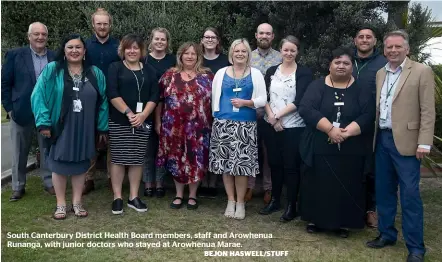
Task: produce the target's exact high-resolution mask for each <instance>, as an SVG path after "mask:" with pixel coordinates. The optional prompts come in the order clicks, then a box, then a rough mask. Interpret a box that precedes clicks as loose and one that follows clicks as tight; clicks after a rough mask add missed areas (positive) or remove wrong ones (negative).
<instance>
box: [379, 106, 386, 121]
mask: <svg viewBox="0 0 442 262" xmlns="http://www.w3.org/2000/svg"><path fill="white" fill-rule="evenodd" d="M387 111H388V110H387V108H384V109H383V110H382V109H381V115H380V117H379V118H380V119H381V120H387Z"/></svg>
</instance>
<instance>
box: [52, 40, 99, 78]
mask: <svg viewBox="0 0 442 262" xmlns="http://www.w3.org/2000/svg"><path fill="white" fill-rule="evenodd" d="M73 39H79V40H80V41H81V42H82V43H83V46H84V49H86V43H85V42H84V39H83V38H82V37H81V35H79V34H72V35H68V36H67V37H65V38H64V39H63V40H62V41H61V43H60V47H59V48H58V50H57V54H56V55H55V59H54V61H55V64H56V66H55V72H56V73H58V72H60V70H61V69H62V68H63V69H67V61H66V58H65V55H64V47H65V46H66V43H67V42H69V41H71V40H73ZM82 63H83V72H86V71H87V70H89V68H90V67H91V66H92V64H91V62H90V58H89V56H88V55H86V54H85V59H84V60H82Z"/></svg>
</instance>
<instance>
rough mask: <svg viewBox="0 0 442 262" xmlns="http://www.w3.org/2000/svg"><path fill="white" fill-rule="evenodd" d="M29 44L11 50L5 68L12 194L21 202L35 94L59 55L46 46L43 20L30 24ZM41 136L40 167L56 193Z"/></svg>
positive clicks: (50, 189) (46, 183)
mask: <svg viewBox="0 0 442 262" xmlns="http://www.w3.org/2000/svg"><path fill="white" fill-rule="evenodd" d="M28 39H29V46H25V47H21V48H16V49H12V50H9V51H8V52H7V53H6V57H5V60H6V62H5V64H4V65H3V67H2V81H1V82H2V105H3V107H4V108H5V111H6V112H7V113H8V115H7V118H8V119H10V122H9V124H10V126H9V128H10V132H11V140H12V152H11V153H12V190H13V193H12V196H11V197H10V199H9V200H10V201H17V200H19V199H21V198H22V197H23V195H24V194H25V186H26V165H27V162H28V155H29V150H30V148H31V143H32V135H33V134H34V132H33V131H34V130H35V129H34V126H35V122H34V117H33V114H32V110H31V93H32V90H33V89H34V85H35V83H36V81H37V78H38V77H39V75H40V73H41V72H42V71H43V68H44V67H45V66H46V64H48V63H49V62H51V61H52V60H54V57H55V54H54V52H53V51H50V50H48V49H47V48H46V44H47V42H48V29H47V28H46V26H45V25H44V24H42V23H40V22H35V23H32V24H31V25H29V30H28ZM37 136H38V145H39V148H40V152H41V154H40V167H41V168H42V170H41V176H42V179H43V183H44V187H45V190H46V191H47V192H48V193H50V194H51V195H55V191H54V187H53V186H52V174H51V172H50V171H49V170H47V169H46V168H45V167H46V164H45V154H44V151H43V148H44V143H45V140H44V137H43V136H42V135H40V134H37Z"/></svg>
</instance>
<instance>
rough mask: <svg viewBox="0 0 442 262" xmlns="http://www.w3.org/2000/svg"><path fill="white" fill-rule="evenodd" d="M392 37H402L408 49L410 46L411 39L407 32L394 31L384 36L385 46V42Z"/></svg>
mask: <svg viewBox="0 0 442 262" xmlns="http://www.w3.org/2000/svg"><path fill="white" fill-rule="evenodd" d="M390 36H400V37H402V38H403V39H404V43H405V45H407V46H408V47H409V46H410V45H409V40H410V38H409V37H408V34H407V32H405V31H404V30H394V31H390V32H388V33H386V34H385V36H384V44H385V40H387V38H389V37H390Z"/></svg>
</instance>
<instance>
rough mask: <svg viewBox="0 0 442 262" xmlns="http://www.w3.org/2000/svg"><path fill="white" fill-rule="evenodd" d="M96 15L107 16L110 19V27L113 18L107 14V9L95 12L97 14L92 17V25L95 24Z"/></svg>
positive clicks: (99, 9)
mask: <svg viewBox="0 0 442 262" xmlns="http://www.w3.org/2000/svg"><path fill="white" fill-rule="evenodd" d="M96 15H107V16H108V17H109V25H111V24H112V16H111V15H110V14H109V13H108V12H107V10H106V9H104V8H101V7H100V8H97V10H95V13H93V14H92V15H91V21H92V24H94V18H95V16H96Z"/></svg>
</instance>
